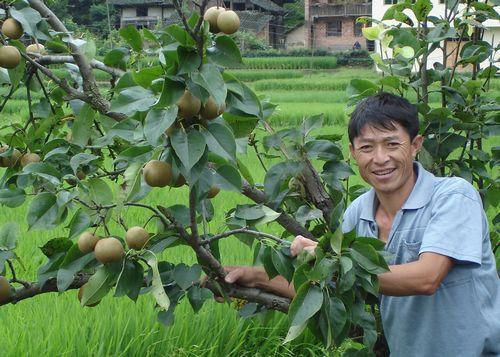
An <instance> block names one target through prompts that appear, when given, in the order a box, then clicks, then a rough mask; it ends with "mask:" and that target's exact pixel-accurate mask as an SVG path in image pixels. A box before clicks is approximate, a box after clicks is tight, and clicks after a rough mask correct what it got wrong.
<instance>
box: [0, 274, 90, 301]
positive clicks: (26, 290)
mask: <svg viewBox="0 0 500 357" xmlns="http://www.w3.org/2000/svg"><path fill="white" fill-rule="evenodd" d="M89 278H90V275H89V274H84V273H78V274H77V275H76V276H75V279H74V280H73V282H72V283H71V285H70V286H69V288H68V289H79V288H80V287H81V286H82V285H84V284H85V283H86V282H87V281H88V280H89ZM58 291H59V290H58V289H57V279H56V278H51V279H49V280H47V281H46V282H45V284H43V286H40V285H39V284H38V283H29V284H28V285H26V286H25V287H23V288H20V289H17V290H16V292H15V293H14V294H12V295H11V296H10V297H9V298H8V299H6V300H4V301H1V302H0V306H2V305H6V304H16V303H18V302H19V301H22V300H25V299H29V298H32V297H34V296H37V295H41V294H45V293H53V292H58Z"/></svg>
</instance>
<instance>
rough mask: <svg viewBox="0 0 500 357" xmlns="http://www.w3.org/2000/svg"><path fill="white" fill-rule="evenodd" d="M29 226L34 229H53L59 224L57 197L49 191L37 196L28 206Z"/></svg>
mask: <svg viewBox="0 0 500 357" xmlns="http://www.w3.org/2000/svg"><path fill="white" fill-rule="evenodd" d="M27 220H28V227H29V229H30V230H32V229H52V228H55V227H57V225H58V224H59V221H58V220H59V207H58V206H57V197H56V196H55V195H54V194H52V193H49V192H42V193H40V194H38V195H36V196H35V198H34V199H33V201H31V204H30V206H29V207H28V214H27Z"/></svg>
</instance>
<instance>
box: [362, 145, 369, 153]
mask: <svg viewBox="0 0 500 357" xmlns="http://www.w3.org/2000/svg"><path fill="white" fill-rule="evenodd" d="M359 149H360V150H361V151H365V152H366V151H370V150H371V149H372V147H371V145H363V146H361V147H360V148H359Z"/></svg>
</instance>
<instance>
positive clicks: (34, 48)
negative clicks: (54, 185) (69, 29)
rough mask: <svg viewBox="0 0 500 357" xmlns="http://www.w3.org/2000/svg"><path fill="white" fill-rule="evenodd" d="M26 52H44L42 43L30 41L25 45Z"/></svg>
mask: <svg viewBox="0 0 500 357" xmlns="http://www.w3.org/2000/svg"><path fill="white" fill-rule="evenodd" d="M26 52H31V53H40V54H42V53H45V46H44V45H42V44H41V43H38V44H37V43H32V44H31V45H29V46H28V47H26Z"/></svg>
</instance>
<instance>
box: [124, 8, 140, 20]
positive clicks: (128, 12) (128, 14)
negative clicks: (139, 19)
mask: <svg viewBox="0 0 500 357" xmlns="http://www.w3.org/2000/svg"><path fill="white" fill-rule="evenodd" d="M136 16H137V15H136V11H135V7H124V8H123V9H122V18H125V17H136Z"/></svg>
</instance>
